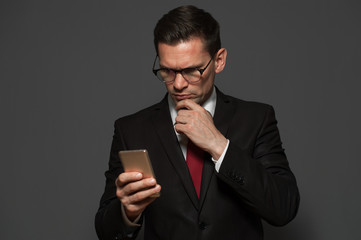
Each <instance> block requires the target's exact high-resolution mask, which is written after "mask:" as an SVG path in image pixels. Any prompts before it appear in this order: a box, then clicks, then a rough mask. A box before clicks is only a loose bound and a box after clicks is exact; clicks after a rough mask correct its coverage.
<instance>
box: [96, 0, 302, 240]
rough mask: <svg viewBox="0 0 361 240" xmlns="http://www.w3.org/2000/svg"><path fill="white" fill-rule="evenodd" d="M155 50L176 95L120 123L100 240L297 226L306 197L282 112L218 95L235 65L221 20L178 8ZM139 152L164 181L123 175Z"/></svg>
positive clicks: (240, 234) (217, 235)
mask: <svg viewBox="0 0 361 240" xmlns="http://www.w3.org/2000/svg"><path fill="white" fill-rule="evenodd" d="M154 44H155V48H156V51H157V58H156V60H155V62H154V66H153V69H154V70H153V72H154V73H155V74H156V75H157V77H159V78H160V79H161V80H162V81H163V82H164V83H165V86H166V88H167V91H168V94H167V95H166V96H165V97H164V99H163V100H162V101H161V102H160V103H158V104H155V105H153V106H151V107H149V108H147V109H144V110H142V111H140V112H138V113H135V114H133V115H130V116H127V117H123V118H120V119H118V120H117V121H116V122H115V132H114V136H113V143H112V147H111V155H110V160H109V170H108V171H107V172H106V174H105V175H106V179H107V181H106V187H105V192H104V194H103V196H102V199H101V203H100V207H99V210H98V213H97V216H96V223H95V224H96V229H97V234H98V236H99V238H100V239H131V238H134V237H136V235H137V233H138V231H139V229H140V228H144V238H145V239H181V240H184V239H187V240H190V239H227V240H232V239H245V240H247V239H249V240H251V239H252V240H257V239H263V231H262V223H261V219H264V220H266V221H267V222H269V223H270V224H273V225H277V226H281V225H285V224H287V223H288V222H289V221H291V220H292V219H293V218H294V217H295V215H296V212H297V209H298V204H299V193H298V188H297V185H296V180H295V178H294V175H293V174H292V172H291V170H290V168H289V166H288V161H287V159H286V156H285V154H284V151H283V148H282V146H281V140H280V137H279V133H278V129H277V122H276V120H275V116H274V111H273V108H272V107H271V106H269V105H265V104H260V103H254V102H246V101H242V100H239V99H236V98H233V97H230V96H226V95H224V94H223V93H222V92H221V91H219V90H218V89H217V88H216V87H215V86H214V79H215V75H216V74H217V73H219V72H221V71H222V70H223V69H224V67H225V64H226V58H227V50H226V49H224V48H221V41H220V36H219V26H218V23H217V21H216V20H214V19H213V17H212V16H211V15H210V14H209V13H206V12H204V11H203V10H201V9H198V8H196V7H194V6H183V7H179V8H176V9H174V10H172V11H170V12H169V13H168V14H166V15H164V16H163V17H162V18H161V19H160V20H159V22H158V23H157V26H156V27H155V30H154ZM134 149H147V150H148V152H149V156H150V159H151V162H152V165H153V168H154V172H155V176H156V179H154V178H144V177H143V176H142V174H141V173H137V172H124V171H123V169H122V166H121V163H120V159H119V157H118V152H119V151H120V150H134ZM194 166H196V167H194ZM156 193H161V194H160V197H154V194H156Z"/></svg>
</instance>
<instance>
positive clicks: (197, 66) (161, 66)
mask: <svg viewBox="0 0 361 240" xmlns="http://www.w3.org/2000/svg"><path fill="white" fill-rule="evenodd" d="M203 65H204V64H201V65H199V64H198V65H195V66H189V67H186V68H180V69H175V68H168V67H165V66H163V65H161V64H160V63H159V67H160V68H165V69H170V70H177V71H179V70H182V69H189V68H196V69H200V68H201V67H202V66H203Z"/></svg>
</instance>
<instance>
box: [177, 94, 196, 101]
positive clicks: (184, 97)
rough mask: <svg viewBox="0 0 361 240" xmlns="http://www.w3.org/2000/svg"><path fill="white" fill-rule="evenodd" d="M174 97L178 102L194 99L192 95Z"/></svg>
mask: <svg viewBox="0 0 361 240" xmlns="http://www.w3.org/2000/svg"><path fill="white" fill-rule="evenodd" d="M173 96H174V98H175V99H176V100H177V101H181V100H184V99H190V98H192V97H193V95H192V94H173Z"/></svg>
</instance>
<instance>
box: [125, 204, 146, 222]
mask: <svg viewBox="0 0 361 240" xmlns="http://www.w3.org/2000/svg"><path fill="white" fill-rule="evenodd" d="M121 209H122V217H123V220H124V223H125V224H126V225H127V226H128V227H139V226H140V224H139V223H138V222H139V219H140V217H141V216H142V214H140V215H139V216H138V217H137V218H136V219H135V220H134V221H133V222H132V221H130V220H129V219H128V217H127V215H126V214H125V210H124V206H123V204H122V205H121Z"/></svg>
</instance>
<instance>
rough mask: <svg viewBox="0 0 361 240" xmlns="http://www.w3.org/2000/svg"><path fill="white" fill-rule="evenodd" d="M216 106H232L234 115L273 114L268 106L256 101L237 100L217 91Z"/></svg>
mask: <svg viewBox="0 0 361 240" xmlns="http://www.w3.org/2000/svg"><path fill="white" fill-rule="evenodd" d="M217 96H218V99H217V104H218V103H220V105H223V104H230V105H232V106H233V108H234V111H235V113H240V114H247V115H250V114H256V115H258V114H261V115H263V114H264V113H267V112H273V111H274V110H273V107H272V106H271V105H269V104H266V103H262V102H257V101H247V100H243V99H239V98H236V97H233V96H230V95H226V94H224V93H222V92H221V91H219V90H218V92H217Z"/></svg>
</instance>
